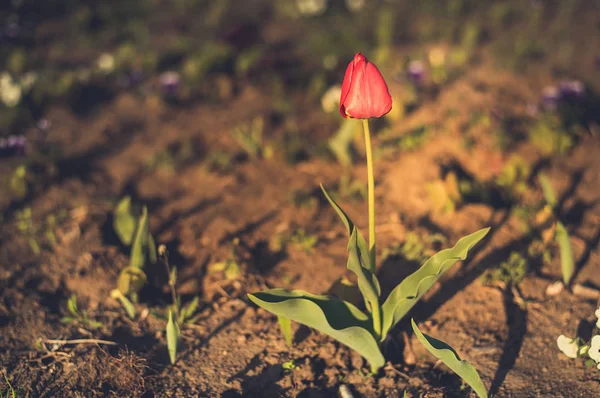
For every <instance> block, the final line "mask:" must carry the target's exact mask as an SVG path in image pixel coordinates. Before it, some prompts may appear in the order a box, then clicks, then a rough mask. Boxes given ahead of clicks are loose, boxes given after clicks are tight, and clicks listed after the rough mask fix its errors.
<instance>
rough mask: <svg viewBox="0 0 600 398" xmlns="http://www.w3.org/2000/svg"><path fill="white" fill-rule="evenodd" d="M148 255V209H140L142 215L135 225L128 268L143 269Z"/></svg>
mask: <svg viewBox="0 0 600 398" xmlns="http://www.w3.org/2000/svg"><path fill="white" fill-rule="evenodd" d="M147 253H148V209H147V208H146V206H144V207H143V208H142V214H141V215H140V218H139V220H138V223H137V228H136V231H135V237H134V240H133V245H132V246H131V258H130V262H129V266H130V267H133V268H143V267H144V265H145V264H146V254H147Z"/></svg>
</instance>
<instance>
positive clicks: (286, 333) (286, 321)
mask: <svg viewBox="0 0 600 398" xmlns="http://www.w3.org/2000/svg"><path fill="white" fill-rule="evenodd" d="M277 322H278V323H279V327H280V328H281V334H283V338H284V339H285V342H286V343H287V345H289V346H290V347H291V346H292V345H293V336H292V321H291V320H290V318H286V317H284V316H280V315H278V316H277Z"/></svg>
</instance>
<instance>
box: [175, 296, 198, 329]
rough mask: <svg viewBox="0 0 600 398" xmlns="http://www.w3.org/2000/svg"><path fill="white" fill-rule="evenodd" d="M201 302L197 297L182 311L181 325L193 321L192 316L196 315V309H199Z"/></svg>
mask: <svg viewBox="0 0 600 398" xmlns="http://www.w3.org/2000/svg"><path fill="white" fill-rule="evenodd" d="M199 302H200V300H199V299H198V296H196V297H194V298H193V299H192V301H190V302H189V303H188V304H187V305H186V306H185V307H183V308H182V309H181V313H180V315H179V316H180V318H181V323H188V321H189V320H191V318H192V315H194V313H195V312H196V309H198V303H199Z"/></svg>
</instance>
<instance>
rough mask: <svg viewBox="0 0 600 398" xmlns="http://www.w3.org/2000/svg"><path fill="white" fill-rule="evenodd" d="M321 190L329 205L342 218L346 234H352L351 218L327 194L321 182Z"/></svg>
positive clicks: (352, 224)
mask: <svg viewBox="0 0 600 398" xmlns="http://www.w3.org/2000/svg"><path fill="white" fill-rule="evenodd" d="M321 191H323V194H324V195H325V197H326V198H327V200H328V201H329V204H330V205H331V207H333V209H334V210H335V212H336V213H337V214H338V216H339V217H340V220H342V222H343V223H344V225H345V226H346V230H347V231H348V236H350V235H351V234H352V231H353V230H354V223H353V222H352V220H350V217H348V215H347V214H346V213H345V212H344V210H342V208H341V207H340V206H339V205H338V204H337V203H336V202H335V200H333V198H332V197H331V196H329V194H328V193H327V191H326V190H325V187H324V186H323V184H321Z"/></svg>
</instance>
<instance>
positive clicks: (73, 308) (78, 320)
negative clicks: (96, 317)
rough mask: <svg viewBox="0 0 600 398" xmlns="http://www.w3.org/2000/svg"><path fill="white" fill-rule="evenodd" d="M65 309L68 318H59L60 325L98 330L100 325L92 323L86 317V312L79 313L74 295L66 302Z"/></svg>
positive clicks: (96, 322) (99, 323)
mask: <svg viewBox="0 0 600 398" xmlns="http://www.w3.org/2000/svg"><path fill="white" fill-rule="evenodd" d="M67 309H68V310H69V314H70V315H68V316H65V317H63V318H61V320H60V321H61V322H62V323H66V324H80V325H82V326H83V327H89V328H90V329H100V328H101V327H102V323H101V322H98V321H93V320H91V319H90V318H89V317H88V314H87V311H84V310H82V311H80V310H79V309H78V307H77V296H75V295H74V294H73V295H71V297H69V300H67Z"/></svg>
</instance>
